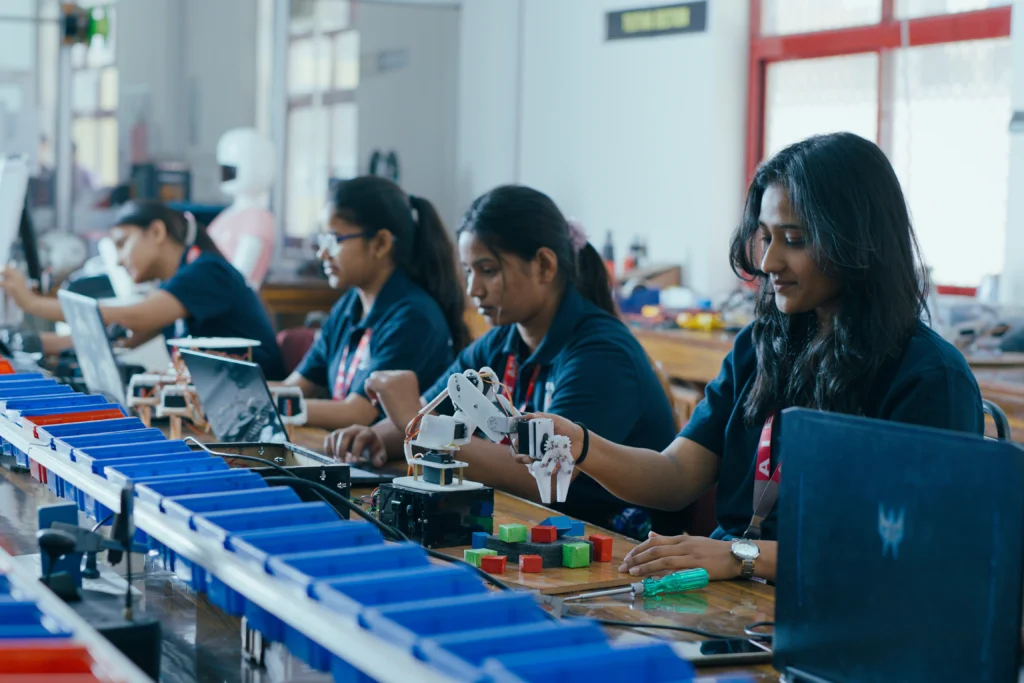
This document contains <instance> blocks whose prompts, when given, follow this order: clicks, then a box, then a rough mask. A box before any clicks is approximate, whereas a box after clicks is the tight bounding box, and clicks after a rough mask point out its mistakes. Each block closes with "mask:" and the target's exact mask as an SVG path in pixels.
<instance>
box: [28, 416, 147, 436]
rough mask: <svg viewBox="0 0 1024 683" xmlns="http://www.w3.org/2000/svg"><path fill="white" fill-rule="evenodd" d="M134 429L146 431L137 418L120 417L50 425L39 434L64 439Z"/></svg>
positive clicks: (41, 428) (40, 430) (42, 428)
mask: <svg viewBox="0 0 1024 683" xmlns="http://www.w3.org/2000/svg"><path fill="white" fill-rule="evenodd" d="M134 429H146V425H145V424H144V423H143V422H142V420H140V419H139V418H137V417H119V418H114V419H112V420H94V421H92V422H73V423H70V424H62V425H49V426H47V427H40V428H39V432H40V433H45V434H46V435H47V436H49V437H50V438H51V439H62V438H64V437H67V436H83V435H85V434H109V433H111V432H127V431H131V430H134Z"/></svg>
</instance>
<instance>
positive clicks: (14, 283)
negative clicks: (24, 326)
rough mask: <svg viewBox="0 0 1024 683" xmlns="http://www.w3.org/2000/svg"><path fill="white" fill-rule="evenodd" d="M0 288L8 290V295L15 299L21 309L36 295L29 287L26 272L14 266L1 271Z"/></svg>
mask: <svg viewBox="0 0 1024 683" xmlns="http://www.w3.org/2000/svg"><path fill="white" fill-rule="evenodd" d="M0 289H2V290H4V291H5V292H7V296H9V297H11V298H12V299H14V303H16V304H18V307H19V308H21V309H24V308H25V307H26V306H25V304H26V303H27V302H28V301H29V300H30V299H31V298H32V297H33V296H35V294H33V292H32V290H31V289H29V287H28V281H27V280H26V279H25V274H24V273H22V272H21V271H20V270H18V269H17V268H16V267H14V266H6V267H5V268H4V269H3V270H2V271H0Z"/></svg>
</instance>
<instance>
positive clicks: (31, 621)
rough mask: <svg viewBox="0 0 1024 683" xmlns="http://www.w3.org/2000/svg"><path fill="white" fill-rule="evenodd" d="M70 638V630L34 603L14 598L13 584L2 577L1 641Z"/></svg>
mask: <svg viewBox="0 0 1024 683" xmlns="http://www.w3.org/2000/svg"><path fill="white" fill-rule="evenodd" d="M70 637H71V631H70V629H68V628H67V627H65V626H64V625H63V624H60V623H58V622H57V621H55V620H54V619H53V618H52V617H50V616H47V615H45V614H43V613H42V612H41V611H40V610H39V607H37V606H36V604H35V603H34V602H31V601H28V600H19V599H17V598H14V597H12V596H11V584H10V583H9V582H8V580H7V577H6V576H4V575H0V641H5V640H40V639H47V640H49V639H56V638H70Z"/></svg>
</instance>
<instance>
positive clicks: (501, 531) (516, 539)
mask: <svg viewBox="0 0 1024 683" xmlns="http://www.w3.org/2000/svg"><path fill="white" fill-rule="evenodd" d="M498 538H500V539H501V540H503V541H505V542H506V543H525V542H526V525H525V524H502V525H500V526H499V527H498Z"/></svg>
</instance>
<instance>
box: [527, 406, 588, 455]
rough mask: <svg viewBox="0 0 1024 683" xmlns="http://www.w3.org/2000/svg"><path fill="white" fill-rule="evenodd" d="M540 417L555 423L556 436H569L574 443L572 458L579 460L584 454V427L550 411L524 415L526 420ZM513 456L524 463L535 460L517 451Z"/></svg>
mask: <svg viewBox="0 0 1024 683" xmlns="http://www.w3.org/2000/svg"><path fill="white" fill-rule="evenodd" d="M539 418H546V419H548V420H551V421H552V422H554V423H555V436H567V437H569V442H570V443H571V444H572V459H573V460H574V461H575V460H579V458H580V456H581V455H583V428H582V427H580V426H579V425H578V424H576V423H575V422H573V421H571V420H567V419H566V418H564V417H562V416H560V415H552V414H550V413H526V414H524V415H523V419H524V420H536V419H539ZM513 458H515V461H516V462H518V463H522V464H523V465H529V464H530V463H532V462H533V459H532V458H531V457H530V456H529V455H527V454H525V453H515V454H513Z"/></svg>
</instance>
